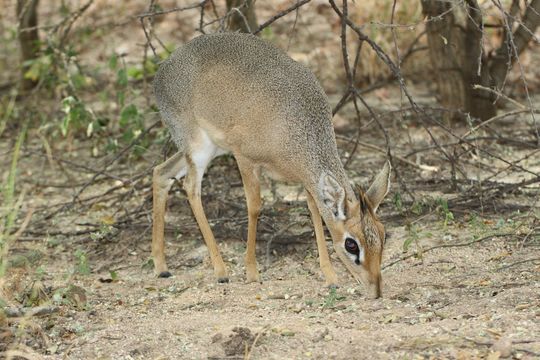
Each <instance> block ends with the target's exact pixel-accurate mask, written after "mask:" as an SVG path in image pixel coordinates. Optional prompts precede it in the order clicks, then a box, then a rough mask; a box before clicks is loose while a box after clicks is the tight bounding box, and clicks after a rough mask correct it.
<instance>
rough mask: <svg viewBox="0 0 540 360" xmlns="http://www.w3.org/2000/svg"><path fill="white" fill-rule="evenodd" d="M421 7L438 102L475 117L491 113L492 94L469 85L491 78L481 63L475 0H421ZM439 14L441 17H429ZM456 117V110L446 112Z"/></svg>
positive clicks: (477, 9) (480, 30) (485, 117)
mask: <svg viewBox="0 0 540 360" xmlns="http://www.w3.org/2000/svg"><path fill="white" fill-rule="evenodd" d="M422 9H423V12H424V14H425V15H426V16H427V17H428V22H427V37H428V46H429V54H430V58H431V63H432V66H433V70H434V71H435V74H436V77H437V87H438V95H439V101H440V102H441V104H442V105H443V106H445V107H447V108H449V109H459V110H463V111H464V112H467V113H470V115H471V116H472V117H475V118H480V119H489V118H491V117H493V116H495V114H496V108H495V105H494V104H493V101H494V98H493V95H492V94H491V93H489V92H486V91H483V90H480V89H474V88H473V86H474V85H475V84H480V85H482V86H487V87H489V86H490V82H491V80H490V76H489V71H488V68H487V67H486V66H482V64H484V63H485V57H484V56H483V54H481V51H482V50H481V49H482V48H481V47H482V30H483V29H482V28H481V24H482V18H481V16H482V14H481V12H480V11H479V6H478V3H477V1H476V0H467V1H465V2H461V1H459V0H449V1H444V2H443V1H438V0H422ZM441 15H442V18H441V19H436V20H433V19H432V18H434V17H438V16H441ZM478 69H481V70H480V74H478ZM457 118H459V116H458V115H457V114H454V115H450V119H451V120H454V119H457Z"/></svg>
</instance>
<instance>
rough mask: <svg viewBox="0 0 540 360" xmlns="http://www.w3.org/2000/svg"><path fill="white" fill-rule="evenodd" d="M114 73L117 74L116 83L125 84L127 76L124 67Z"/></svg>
mask: <svg viewBox="0 0 540 360" xmlns="http://www.w3.org/2000/svg"><path fill="white" fill-rule="evenodd" d="M116 75H117V79H116V83H117V84H118V86H127V84H128V77H127V73H126V69H120V70H118V72H117V73H116Z"/></svg>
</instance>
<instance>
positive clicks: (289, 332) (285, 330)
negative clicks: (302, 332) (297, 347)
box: [281, 329, 294, 336]
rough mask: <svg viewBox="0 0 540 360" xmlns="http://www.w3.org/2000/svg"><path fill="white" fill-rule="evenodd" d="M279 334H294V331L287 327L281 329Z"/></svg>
mask: <svg viewBox="0 0 540 360" xmlns="http://www.w3.org/2000/svg"><path fill="white" fill-rule="evenodd" d="M281 336H294V331H292V330H289V329H283V330H281Z"/></svg>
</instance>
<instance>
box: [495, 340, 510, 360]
mask: <svg viewBox="0 0 540 360" xmlns="http://www.w3.org/2000/svg"><path fill="white" fill-rule="evenodd" d="M491 349H492V350H493V351H495V352H496V351H498V352H499V353H500V354H501V358H503V359H504V358H507V357H510V356H512V340H510V339H509V338H507V337H504V336H503V337H501V338H500V339H499V340H497V341H495V343H494V344H493V346H492V347H491Z"/></svg>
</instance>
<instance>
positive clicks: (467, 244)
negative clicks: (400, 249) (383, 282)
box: [382, 232, 516, 270]
mask: <svg viewBox="0 0 540 360" xmlns="http://www.w3.org/2000/svg"><path fill="white" fill-rule="evenodd" d="M505 236H516V233H513V232H512V233H504V234H492V235H488V236H485V237H483V238H480V239H476V240H472V241H468V242H465V243H458V244H442V245H436V246H432V247H430V248H427V249H422V254H425V253H427V252H428V251H432V250H436V249H442V248H452V247H463V246H470V245H472V244H476V243H480V242H483V241H486V240H489V239H492V238H496V237H505ZM417 255H418V254H417V253H414V254H409V255H406V256H402V257H400V258H399V259H397V260H394V261H392V262H391V263H389V264H386V265H384V266H383V267H382V270H385V269H387V268H389V267H391V266H394V265H396V264H397V263H399V262H402V261H404V260H407V259H410V258H413V257H416V256H417Z"/></svg>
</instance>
